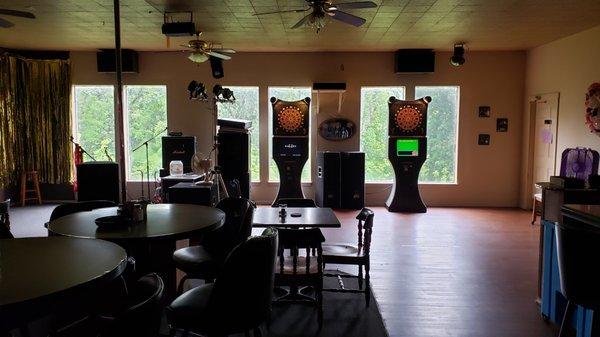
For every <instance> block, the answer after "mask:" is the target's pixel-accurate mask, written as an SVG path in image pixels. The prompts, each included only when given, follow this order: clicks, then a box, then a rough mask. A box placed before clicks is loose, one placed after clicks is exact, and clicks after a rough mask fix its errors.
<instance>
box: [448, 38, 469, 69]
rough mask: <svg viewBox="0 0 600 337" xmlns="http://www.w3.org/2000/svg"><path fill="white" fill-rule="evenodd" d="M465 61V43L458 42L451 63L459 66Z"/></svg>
mask: <svg viewBox="0 0 600 337" xmlns="http://www.w3.org/2000/svg"><path fill="white" fill-rule="evenodd" d="M464 63H465V44H464V43H462V42H461V43H456V44H455V45H454V54H453V55H452V57H450V64H451V65H453V66H455V67H459V66H461V65H463V64H464Z"/></svg>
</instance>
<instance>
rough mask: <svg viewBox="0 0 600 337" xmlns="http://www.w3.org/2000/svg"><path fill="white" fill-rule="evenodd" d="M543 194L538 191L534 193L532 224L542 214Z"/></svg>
mask: <svg viewBox="0 0 600 337" xmlns="http://www.w3.org/2000/svg"><path fill="white" fill-rule="evenodd" d="M540 207H542V194H541V193H536V194H534V195H533V209H532V211H531V224H532V225H534V224H535V221H536V220H537V217H538V215H542V210H541V209H540Z"/></svg>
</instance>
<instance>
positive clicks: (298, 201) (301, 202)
mask: <svg viewBox="0 0 600 337" xmlns="http://www.w3.org/2000/svg"><path fill="white" fill-rule="evenodd" d="M279 205H287V207H317V204H316V203H315V201H314V200H312V199H304V198H281V199H279V200H277V202H275V203H274V204H273V206H272V207H279Z"/></svg>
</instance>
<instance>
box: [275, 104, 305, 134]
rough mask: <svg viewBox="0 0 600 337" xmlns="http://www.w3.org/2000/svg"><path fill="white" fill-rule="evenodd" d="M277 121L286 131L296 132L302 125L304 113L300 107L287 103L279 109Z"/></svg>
mask: <svg viewBox="0 0 600 337" xmlns="http://www.w3.org/2000/svg"><path fill="white" fill-rule="evenodd" d="M277 121H278V122H279V126H280V127H281V128H282V129H284V130H285V131H286V132H296V131H298V130H299V129H300V128H301V127H302V124H303V122H304V115H303V114H302V111H300V108H297V107H295V106H291V105H288V106H286V107H284V108H283V109H281V110H280V111H279V113H278V114H277Z"/></svg>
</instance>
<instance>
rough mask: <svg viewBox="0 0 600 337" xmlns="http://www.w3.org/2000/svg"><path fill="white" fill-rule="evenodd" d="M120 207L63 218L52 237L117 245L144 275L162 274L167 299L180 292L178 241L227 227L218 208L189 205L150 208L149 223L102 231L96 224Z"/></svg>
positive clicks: (52, 228)
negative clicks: (175, 256) (176, 262)
mask: <svg viewBox="0 0 600 337" xmlns="http://www.w3.org/2000/svg"><path fill="white" fill-rule="evenodd" d="M116 214H117V208H116V207H108V208H99V209H95V210H92V211H89V212H79V213H74V214H70V215H67V216H64V217H60V218H58V219H56V220H54V221H51V222H50V223H49V224H48V231H49V233H50V234H52V235H62V236H70V237H77V238H91V239H104V240H109V241H112V242H115V243H117V244H119V245H121V246H122V247H124V248H125V249H126V250H127V253H128V254H129V255H130V256H133V257H134V258H135V260H136V270H137V271H138V272H139V273H140V274H142V273H147V272H157V273H159V274H160V275H161V276H162V277H163V279H164V282H165V291H166V296H167V298H169V297H172V296H173V295H174V293H175V288H176V286H175V285H176V280H175V279H176V269H175V266H174V264H173V259H172V254H173V252H174V251H175V248H176V246H175V243H176V241H177V240H182V239H188V238H190V237H196V236H199V235H201V234H203V233H206V232H209V231H212V230H215V229H217V228H219V227H221V226H222V225H223V222H224V220H225V213H224V212H223V211H221V210H220V209H218V208H214V207H207V206H200V205H187V204H156V205H148V220H147V221H146V222H145V223H136V224H132V225H130V226H119V227H113V228H107V229H100V228H98V226H96V223H95V220H96V219H97V218H99V217H103V216H108V215H116Z"/></svg>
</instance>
